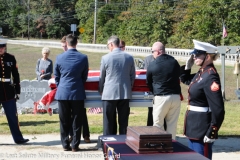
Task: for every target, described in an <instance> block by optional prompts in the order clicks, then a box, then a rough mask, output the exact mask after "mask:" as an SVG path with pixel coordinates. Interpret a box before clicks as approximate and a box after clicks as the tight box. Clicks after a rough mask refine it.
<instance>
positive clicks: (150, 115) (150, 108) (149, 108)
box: [147, 107, 153, 126]
mask: <svg viewBox="0 0 240 160" xmlns="http://www.w3.org/2000/svg"><path fill="white" fill-rule="evenodd" d="M152 111H153V107H148V117H147V126H153V115H152Z"/></svg>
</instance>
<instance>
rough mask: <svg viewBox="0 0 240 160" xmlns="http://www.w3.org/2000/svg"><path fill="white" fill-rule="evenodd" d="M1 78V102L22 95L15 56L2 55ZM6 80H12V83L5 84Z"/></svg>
mask: <svg viewBox="0 0 240 160" xmlns="http://www.w3.org/2000/svg"><path fill="white" fill-rule="evenodd" d="M0 78H1V81H0V102H5V101H8V100H11V99H14V98H15V94H20V77H19V73H18V68H17V62H16V59H15V57H14V55H11V54H9V53H4V54H3V55H0ZM5 79H11V82H4V80H5Z"/></svg>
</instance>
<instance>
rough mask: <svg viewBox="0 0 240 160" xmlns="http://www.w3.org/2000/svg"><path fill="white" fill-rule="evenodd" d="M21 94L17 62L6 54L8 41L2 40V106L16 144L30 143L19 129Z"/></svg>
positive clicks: (0, 49)
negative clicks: (19, 99)
mask: <svg viewBox="0 0 240 160" xmlns="http://www.w3.org/2000/svg"><path fill="white" fill-rule="evenodd" d="M18 94H20V78H19V73H18V68H17V62H16V59H15V57H14V56H13V55H11V54H9V53H6V41H5V40H0V104H2V106H3V108H4V111H5V114H6V117H7V120H8V124H9V128H10V131H11V133H12V137H13V140H14V142H15V143H17V144H23V143H26V142H28V141H29V140H28V139H24V138H23V136H22V133H21V131H20V129H19V122H18V114H17V106H16V96H17V95H18Z"/></svg>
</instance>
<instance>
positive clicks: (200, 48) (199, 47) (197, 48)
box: [191, 39, 217, 54]
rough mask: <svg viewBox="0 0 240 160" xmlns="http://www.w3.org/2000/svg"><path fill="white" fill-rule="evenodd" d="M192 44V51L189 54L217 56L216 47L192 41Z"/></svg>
mask: <svg viewBox="0 0 240 160" xmlns="http://www.w3.org/2000/svg"><path fill="white" fill-rule="evenodd" d="M193 43H194V50H193V51H192V52H191V54H203V53H209V54H211V53H212V54H217V47H216V46H214V45H212V44H210V43H206V42H200V41H197V40H195V39H194V40H193Z"/></svg>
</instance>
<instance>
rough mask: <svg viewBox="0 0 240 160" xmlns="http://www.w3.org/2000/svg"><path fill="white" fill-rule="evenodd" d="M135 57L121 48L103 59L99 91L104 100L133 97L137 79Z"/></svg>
mask: <svg viewBox="0 0 240 160" xmlns="http://www.w3.org/2000/svg"><path fill="white" fill-rule="evenodd" d="M135 76H136V75H135V65H134V59H133V57H132V56H131V55H130V54H127V53H125V52H123V51H121V50H120V49H119V48H115V49H113V51H112V52H110V53H108V54H106V55H104V56H103V57H102V60H101V67H100V79H99V92H100V93H102V100H119V99H131V98H132V87H133V83H134V80H135Z"/></svg>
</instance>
